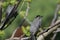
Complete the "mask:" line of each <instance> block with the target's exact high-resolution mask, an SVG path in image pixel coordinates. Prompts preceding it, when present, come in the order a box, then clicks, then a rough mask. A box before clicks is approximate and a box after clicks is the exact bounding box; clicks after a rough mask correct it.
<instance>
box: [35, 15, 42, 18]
mask: <svg viewBox="0 0 60 40" xmlns="http://www.w3.org/2000/svg"><path fill="white" fill-rule="evenodd" d="M38 17H39V18H42V17H43V16H40V15H37V16H36V17H35V18H38Z"/></svg>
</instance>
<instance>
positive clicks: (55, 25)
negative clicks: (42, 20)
mask: <svg viewBox="0 0 60 40" xmlns="http://www.w3.org/2000/svg"><path fill="white" fill-rule="evenodd" d="M59 26H60V20H58V21H56V23H55V24H53V25H51V26H49V27H52V28H51V29H50V30H48V31H47V32H45V33H43V34H41V35H40V36H39V37H38V38H37V40H44V38H45V37H47V36H48V35H49V34H50V33H51V32H53V31H54V30H56V29H57V28H58V27H59Z"/></svg>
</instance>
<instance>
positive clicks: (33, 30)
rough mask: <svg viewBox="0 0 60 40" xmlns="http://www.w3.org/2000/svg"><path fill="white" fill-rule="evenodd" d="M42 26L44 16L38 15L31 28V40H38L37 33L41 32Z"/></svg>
mask: <svg viewBox="0 0 60 40" xmlns="http://www.w3.org/2000/svg"><path fill="white" fill-rule="evenodd" d="M41 24H42V16H40V15H37V16H36V17H35V18H34V20H33V22H32V23H31V26H30V33H31V40H36V37H35V35H36V32H37V31H38V30H39V28H40V27H41Z"/></svg>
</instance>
